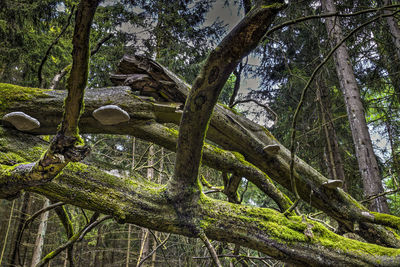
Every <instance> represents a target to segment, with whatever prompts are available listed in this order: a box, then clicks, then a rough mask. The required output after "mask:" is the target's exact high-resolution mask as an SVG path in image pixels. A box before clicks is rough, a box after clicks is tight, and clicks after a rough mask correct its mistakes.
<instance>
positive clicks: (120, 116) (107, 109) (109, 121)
mask: <svg viewBox="0 0 400 267" xmlns="http://www.w3.org/2000/svg"><path fill="white" fill-rule="evenodd" d="M93 117H95V119H96V120H98V121H99V122H100V123H101V124H103V125H116V124H119V123H122V122H127V121H129V120H130V116H129V114H128V112H126V111H125V110H123V109H122V108H120V107H118V106H116V105H107V106H102V107H100V108H98V109H96V110H95V111H93Z"/></svg>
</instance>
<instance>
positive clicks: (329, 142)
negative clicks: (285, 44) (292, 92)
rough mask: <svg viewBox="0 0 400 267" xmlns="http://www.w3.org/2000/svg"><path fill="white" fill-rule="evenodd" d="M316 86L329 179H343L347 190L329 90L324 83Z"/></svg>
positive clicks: (344, 187)
mask: <svg viewBox="0 0 400 267" xmlns="http://www.w3.org/2000/svg"><path fill="white" fill-rule="evenodd" d="M317 86H318V89H317V98H318V101H319V104H320V109H321V119H322V128H323V129H324V132H325V139H326V148H327V149H326V150H327V151H326V152H327V161H328V169H329V173H330V176H331V179H334V180H342V181H343V189H344V190H345V191H346V192H347V191H348V190H347V189H348V188H347V185H348V182H347V181H346V176H345V173H344V168H343V160H342V156H341V155H340V151H339V143H338V140H337V135H336V131H335V125H334V124H333V121H332V114H331V111H330V110H331V103H330V100H329V90H328V88H327V87H326V85H325V84H321V85H319V84H318V85H317Z"/></svg>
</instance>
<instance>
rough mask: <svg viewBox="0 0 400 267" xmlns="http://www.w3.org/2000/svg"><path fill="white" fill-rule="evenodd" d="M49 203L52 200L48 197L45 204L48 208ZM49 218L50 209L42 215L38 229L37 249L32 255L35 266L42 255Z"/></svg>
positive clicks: (32, 264)
mask: <svg viewBox="0 0 400 267" xmlns="http://www.w3.org/2000/svg"><path fill="white" fill-rule="evenodd" d="M49 205H50V200H49V199H47V198H46V200H45V202H44V204H43V208H46V207H47V206H49ZM48 218H49V212H48V211H46V212H44V213H43V214H42V215H41V216H40V224H39V228H38V231H37V236H36V242H35V250H34V251H33V255H32V261H31V267H35V266H36V265H37V264H38V263H39V262H40V258H41V257H42V252H43V244H44V237H45V236H46V230H47V219H48Z"/></svg>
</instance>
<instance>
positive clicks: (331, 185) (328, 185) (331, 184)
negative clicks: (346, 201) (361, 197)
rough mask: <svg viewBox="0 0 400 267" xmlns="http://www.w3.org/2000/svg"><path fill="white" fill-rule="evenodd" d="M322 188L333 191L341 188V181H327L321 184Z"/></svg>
mask: <svg viewBox="0 0 400 267" xmlns="http://www.w3.org/2000/svg"><path fill="white" fill-rule="evenodd" d="M322 186H324V187H326V188H330V189H335V188H336V187H342V186H343V181H342V180H328V181H327V182H325V183H323V184H322Z"/></svg>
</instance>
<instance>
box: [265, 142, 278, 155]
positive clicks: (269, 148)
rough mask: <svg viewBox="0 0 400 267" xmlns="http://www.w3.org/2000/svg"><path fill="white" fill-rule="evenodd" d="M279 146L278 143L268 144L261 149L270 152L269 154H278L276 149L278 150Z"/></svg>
mask: <svg viewBox="0 0 400 267" xmlns="http://www.w3.org/2000/svg"><path fill="white" fill-rule="evenodd" d="M280 149H281V148H280V146H279V145H276V144H275V145H268V146H265V147H264V148H263V150H264V151H265V152H267V153H270V154H272V155H275V154H278V151H279V150H280Z"/></svg>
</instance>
